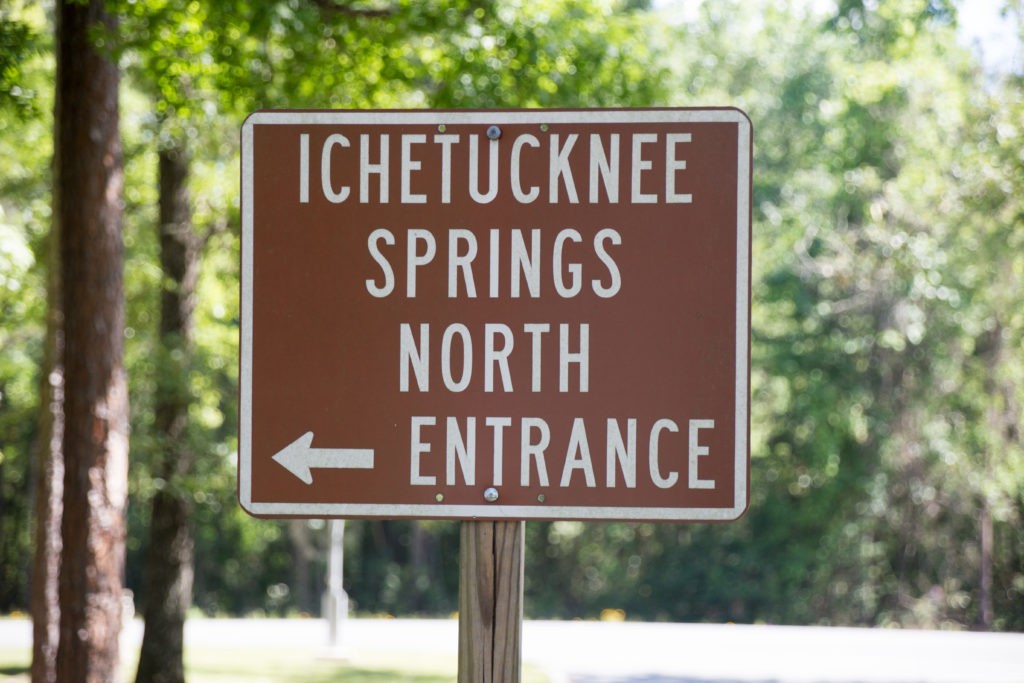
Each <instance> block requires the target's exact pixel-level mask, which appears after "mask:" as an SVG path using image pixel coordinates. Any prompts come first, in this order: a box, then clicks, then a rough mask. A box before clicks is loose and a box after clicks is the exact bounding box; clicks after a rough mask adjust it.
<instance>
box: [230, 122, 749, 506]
mask: <svg viewBox="0 0 1024 683" xmlns="http://www.w3.org/2000/svg"><path fill="white" fill-rule="evenodd" d="M751 154H752V129H751V125H750V121H749V119H748V118H747V117H746V116H745V115H744V114H743V113H742V112H741V111H739V110H736V109H731V108H722V109H655V110H578V111H567V110H531V111H401V112H399V111H388V112H383V111H303V112H298V111H296V112H290V111H266V112H258V113H255V114H253V115H252V116H250V117H249V118H248V120H247V121H246V122H245V124H244V127H243V129H242V337H241V378H240V384H241V408H240V410H241V415H240V423H241V424H240V439H239V498H240V501H241V504H242V505H243V507H244V508H245V509H246V510H247V511H249V512H250V513H252V514H254V515H259V516H302V517H385V518H398V517H413V518H457V519H471V518H485V519H630V520H690V521H696V520H707V521H710V520H732V519H736V518H737V517H739V516H740V515H741V514H742V513H743V511H744V510H745V509H746V506H747V498H748V488H749V483H748V466H749V447H748V434H749V422H748V404H749V350H748V349H749V305H750V304H749V301H750V295H749V292H750V195H751V158H752V157H751Z"/></svg>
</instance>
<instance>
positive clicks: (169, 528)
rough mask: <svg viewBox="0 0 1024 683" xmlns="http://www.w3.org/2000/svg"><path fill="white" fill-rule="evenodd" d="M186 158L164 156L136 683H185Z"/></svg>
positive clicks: (189, 245) (191, 285)
mask: <svg viewBox="0 0 1024 683" xmlns="http://www.w3.org/2000/svg"><path fill="white" fill-rule="evenodd" d="M188 173H189V158H188V153H187V151H186V150H185V148H184V146H183V145H179V146H178V147H177V148H174V149H165V150H161V152H160V154H159V176H160V199H159V202H160V266H161V270H162V271H163V279H164V289H163V292H162V293H161V300H160V360H161V362H160V363H159V364H158V370H157V383H156V395H155V399H154V404H155V405H154V411H155V418H156V431H157V436H158V442H159V444H160V446H159V448H158V449H157V452H158V461H157V463H156V465H155V470H154V476H156V477H157V478H159V479H160V480H162V481H163V485H162V487H161V488H160V489H159V490H158V491H157V493H156V495H155V496H154V498H153V503H152V516H151V519H150V531H149V547H148V551H147V555H146V590H145V594H144V603H145V607H144V617H145V622H146V626H145V633H144V635H143V639H142V652H141V654H140V657H139V669H138V673H137V675H136V678H135V680H136V683H182V682H183V681H184V680H185V671H184V664H183V654H184V653H183V647H184V629H185V617H186V613H187V611H188V608H189V606H190V605H191V604H192V577H193V540H192V533H191V529H190V527H189V520H190V517H191V510H192V506H191V496H190V495H189V492H188V486H187V477H189V476H190V475H191V473H192V469H193V464H194V462H195V454H194V453H193V451H192V448H191V447H190V445H189V439H188V409H189V404H190V403H191V402H192V398H191V390H190V387H189V375H190V372H189V362H190V358H191V354H192V347H193V337H194V319H195V315H194V311H195V298H196V285H197V282H198V279H199V253H200V243H199V240H198V239H197V237H196V236H195V232H194V230H193V227H192V209H191V204H190V199H189V191H188Z"/></svg>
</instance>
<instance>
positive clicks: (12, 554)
mask: <svg viewBox="0 0 1024 683" xmlns="http://www.w3.org/2000/svg"><path fill="white" fill-rule="evenodd" d="M45 35H46V20H45V17H44V15H43V12H42V10H41V9H40V8H38V7H34V6H25V5H23V4H21V3H12V4H10V5H5V6H4V7H3V8H0V611H6V610H10V609H13V608H17V607H20V606H23V605H25V604H26V602H27V598H28V581H27V578H28V566H29V561H30V558H31V552H30V548H31V543H32V539H31V536H30V533H31V523H30V520H31V516H32V510H31V501H32V495H31V484H32V476H31V470H32V468H31V465H30V463H31V461H32V458H33V455H34V444H35V437H36V421H37V414H38V409H39V405H38V403H39V402H38V395H39V386H40V382H41V381H42V378H41V377H40V372H39V366H40V364H41V361H42V340H43V336H44V333H43V330H44V327H45V323H44V318H45V314H46V277H45V273H44V271H43V269H42V267H41V264H43V263H45V262H46V255H45V252H46V246H45V244H46V235H47V232H48V230H49V224H50V205H49V187H48V182H49V162H50V154H51V147H52V144H51V142H50V122H49V114H50V109H51V107H50V102H51V101H52V100H51V98H52V93H51V92H48V90H49V87H48V84H49V83H51V82H52V59H51V58H50V57H49V55H48V54H47V53H46V50H47V49H48V48H49V44H48V42H47V40H46V39H45V38H44V37H43V36H45Z"/></svg>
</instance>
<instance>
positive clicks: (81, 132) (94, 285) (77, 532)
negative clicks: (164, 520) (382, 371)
mask: <svg viewBox="0 0 1024 683" xmlns="http://www.w3.org/2000/svg"><path fill="white" fill-rule="evenodd" d="M112 21H113V20H112V18H111V17H110V16H109V15H108V14H107V13H106V10H105V8H104V7H103V3H102V2H100V1H99V0H94V1H92V2H89V3H66V2H61V3H59V5H58V7H57V79H56V86H57V95H56V108H55V115H54V118H55V134H54V153H55V159H54V197H53V203H54V230H55V234H56V240H57V246H56V249H57V253H58V257H57V260H58V262H59V263H58V268H57V272H58V273H59V276H58V281H57V284H56V287H57V292H58V294H57V295H56V297H55V299H52V300H51V303H54V304H56V305H57V307H58V309H57V310H58V312H59V315H60V320H59V329H60V331H59V332H58V334H61V333H62V334H63V343H62V344H58V345H56V346H55V347H54V346H51V348H54V349H55V350H56V352H57V353H56V358H55V361H54V368H55V369H59V368H63V376H64V377H63V396H60V395H59V394H58V393H57V392H55V393H54V395H53V398H54V402H55V403H56V402H57V399H58V398H59V399H62V400H60V406H58V407H55V408H54V410H55V411H60V413H61V414H60V416H59V417H56V418H55V420H60V419H62V420H63V429H55V430H54V434H56V433H57V432H58V431H60V432H61V433H62V440H61V453H60V454H54V455H56V456H57V457H60V455H63V460H64V489H63V510H62V513H61V518H60V519H61V521H60V530H61V533H60V538H61V549H60V553H61V555H60V557H61V560H60V572H59V582H58V595H59V613H60V640H59V643H58V644H57V657H56V677H57V679H58V680H61V681H78V680H81V681H90V682H95V683H100V682H101V681H117V680H120V658H119V647H118V640H119V637H120V631H121V599H122V577H123V573H124V533H125V521H124V513H125V505H126V503H127V493H128V491H127V489H128V485H127V474H128V387H127V380H126V377H125V373H124V368H123V366H122V349H123V340H124V292H123V288H122V251H123V247H122V241H121V192H122V182H123V168H122V157H121V144H120V137H119V130H118V124H119V109H118V83H119V73H118V69H117V66H116V65H115V64H114V62H113V61H112V60H111V59H110V56H109V54H107V53H106V51H104V49H103V46H102V45H98V44H96V43H95V42H94V39H95V37H96V35H97V32H98V31H102V30H103V29H104V28H105V27H109V26H110V25H111V24H112ZM44 409H45V410H48V409H49V406H47V407H45V408H44ZM40 588H44V587H42V586H38V585H37V587H36V590H39V589H40ZM41 654H42V653H40V652H39V651H38V650H37V651H36V652H35V655H36V656H40V655H41Z"/></svg>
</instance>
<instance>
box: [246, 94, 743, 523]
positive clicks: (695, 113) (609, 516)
mask: <svg viewBox="0 0 1024 683" xmlns="http://www.w3.org/2000/svg"><path fill="white" fill-rule="evenodd" d="M442 123H443V124H446V125H447V124H451V125H460V124H463V125H465V124H478V125H490V124H495V123H497V124H500V123H508V124H536V125H541V124H594V123H615V124H623V123H735V124H737V135H738V140H737V142H738V144H737V160H736V163H737V179H736V387H735V403H736V412H735V455H734V458H735V461H734V467H735V473H736V474H735V477H734V482H735V491H734V497H733V500H734V501H735V505H734V506H733V507H732V508H694V507H678V508H676V507H671V508H664V507H651V508H646V507H621V506H619V507H611V506H601V507H593V506H555V505H551V506H546V505H543V504H538V505H498V504H483V505H448V504H443V503H438V504H435V505H407V504H391V503H374V504H362V503H359V504H354V503H303V502H294V503H280V502H278V503H266V502H255V501H253V499H252V484H253V480H252V347H253V336H252V329H253V317H252V316H253V303H254V302H253V291H252V282H253V280H252V277H253V262H252V254H253V227H254V216H253V192H254V187H255V180H254V170H255V169H254V166H253V129H254V128H255V126H258V125H295V124H308V125H361V124H362V125H366V124H384V125H439V124H442ZM752 138H753V136H752V126H751V123H750V119H749V118H748V117H747V115H746V114H745V113H743V112H742V111H741V110H739V109H736V108H732V107H722V108H709V109H583V110H562V109H559V110H551V109H537V110H511V111H510V110H494V111H439V110H409V111H344V110H337V111H333V110H332V111H259V112H256V113H254V114H251V115H250V116H249V117H248V118H247V119H246V120H245V123H244V124H243V125H242V169H241V175H242V178H241V182H242V194H241V218H242V245H241V246H242V268H241V309H242V310H241V318H242V319H241V333H240V340H239V341H240V349H239V352H240V363H239V392H240V395H239V413H240V415H239V442H238V499H239V502H240V503H241V505H242V507H243V508H244V509H245V510H246V511H247V512H249V513H250V514H252V515H255V516H268V517H309V518H329V517H373V518H377V519H400V518H418V519H563V520H571V519H572V520H594V521H598V520H605V521H612V520H631V521H676V522H704V521H721V522H725V521H732V520H736V519H739V518H740V517H741V516H742V515H743V513H744V512H745V511H746V509H747V503H748V501H747V492H748V477H749V472H748V464H749V457H748V453H749V445H748V434H749V412H748V402H749V396H750V386H749V371H750V338H749V331H750V230H751V225H750V215H751V203H750V202H751V196H750V191H751V173H752V168H751V158H752V147H751V145H752V141H753V140H752Z"/></svg>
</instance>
